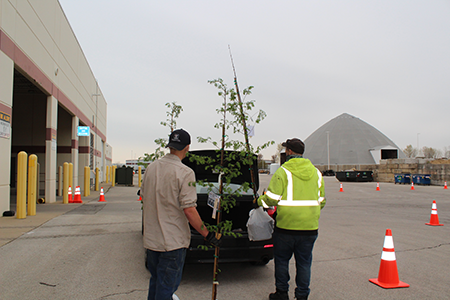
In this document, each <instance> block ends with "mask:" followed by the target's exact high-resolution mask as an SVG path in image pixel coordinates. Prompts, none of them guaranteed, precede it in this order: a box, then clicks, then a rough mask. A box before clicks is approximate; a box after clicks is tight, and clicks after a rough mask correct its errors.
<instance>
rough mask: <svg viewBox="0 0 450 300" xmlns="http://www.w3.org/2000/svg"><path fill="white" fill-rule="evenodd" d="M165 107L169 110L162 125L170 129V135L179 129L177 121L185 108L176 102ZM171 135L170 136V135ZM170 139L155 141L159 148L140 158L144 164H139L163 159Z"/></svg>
mask: <svg viewBox="0 0 450 300" xmlns="http://www.w3.org/2000/svg"><path fill="white" fill-rule="evenodd" d="M165 106H166V107H167V108H168V110H167V111H166V116H167V119H166V120H165V121H161V123H160V124H161V125H163V126H164V127H167V128H169V129H170V133H172V131H174V130H175V129H176V128H177V119H178V117H179V116H180V114H181V112H182V111H183V107H182V106H181V105H178V104H177V103H176V102H172V103H169V102H167V103H166V104H165ZM170 133H169V135H170ZM167 142H168V139H167V138H158V139H156V140H155V143H156V145H157V146H158V147H157V148H156V149H155V152H153V153H150V154H149V153H144V157H139V160H140V161H143V163H141V162H139V164H142V165H146V164H147V165H148V163H150V162H152V161H154V160H156V159H158V158H160V157H163V156H164V155H165V154H166V152H165V151H164V149H165V147H166V145H167Z"/></svg>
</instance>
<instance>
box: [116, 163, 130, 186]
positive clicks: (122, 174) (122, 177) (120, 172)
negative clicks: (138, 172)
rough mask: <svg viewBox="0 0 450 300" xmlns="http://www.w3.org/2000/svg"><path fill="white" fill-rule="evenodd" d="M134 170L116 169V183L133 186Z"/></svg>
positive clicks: (127, 168)
mask: <svg viewBox="0 0 450 300" xmlns="http://www.w3.org/2000/svg"><path fill="white" fill-rule="evenodd" d="M133 170H134V169H133V168H131V167H121V168H117V169H116V183H117V184H125V185H133Z"/></svg>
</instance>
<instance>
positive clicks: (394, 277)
mask: <svg viewBox="0 0 450 300" xmlns="http://www.w3.org/2000/svg"><path fill="white" fill-rule="evenodd" d="M369 281H370V282H372V283H375V284H377V285H379V286H381V287H382V288H385V289H393V288H401V287H409V284H407V283H404V282H401V281H400V280H399V278H398V271H397V261H396V259H395V251H394V239H393V238H392V231H391V230H390V229H386V236H385V238H384V245H383V252H382V253H381V264H380V270H379V272H378V278H372V279H369Z"/></svg>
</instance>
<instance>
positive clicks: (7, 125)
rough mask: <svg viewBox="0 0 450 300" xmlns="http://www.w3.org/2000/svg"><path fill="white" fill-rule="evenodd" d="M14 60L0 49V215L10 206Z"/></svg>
mask: <svg viewBox="0 0 450 300" xmlns="http://www.w3.org/2000/svg"><path fill="white" fill-rule="evenodd" d="M13 81H14V62H13V61H12V60H11V59H10V58H9V57H8V56H6V55H5V54H4V53H3V52H2V51H0V126H1V128H0V153H2V155H0V166H2V167H1V168H0V216H1V214H3V212H4V211H8V210H11V208H10V185H9V183H10V173H11V139H12V128H11V124H12V123H11V121H12V119H11V117H12V99H13V86H14V85H13Z"/></svg>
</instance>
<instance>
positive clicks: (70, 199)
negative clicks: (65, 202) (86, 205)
mask: <svg viewBox="0 0 450 300" xmlns="http://www.w3.org/2000/svg"><path fill="white" fill-rule="evenodd" d="M67 194H68V199H69V203H73V200H72V187H70V186H69V190H68V191H67Z"/></svg>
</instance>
